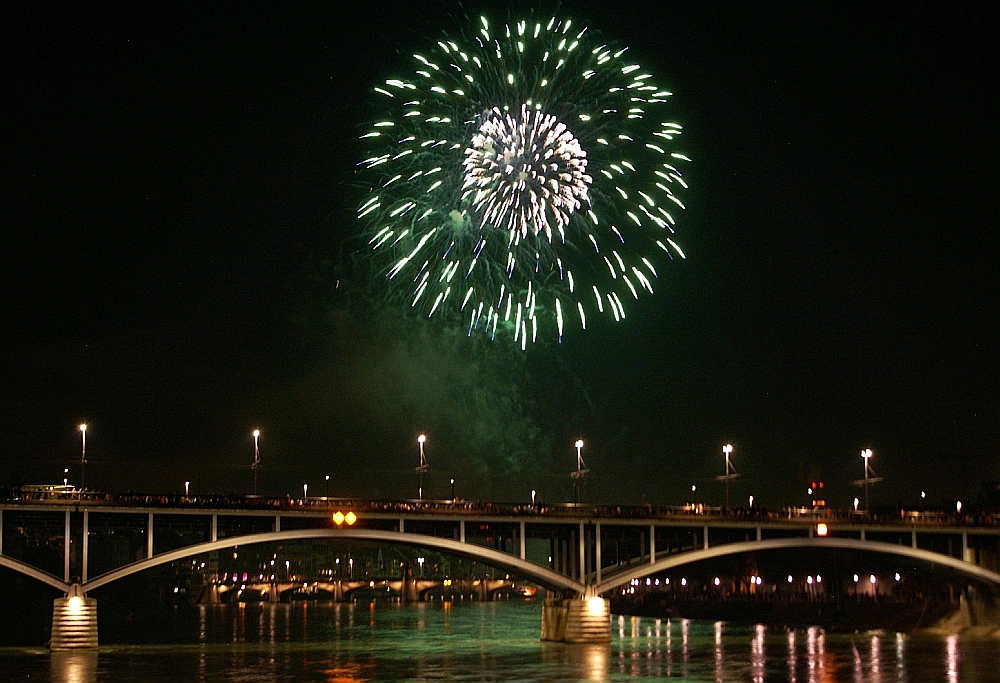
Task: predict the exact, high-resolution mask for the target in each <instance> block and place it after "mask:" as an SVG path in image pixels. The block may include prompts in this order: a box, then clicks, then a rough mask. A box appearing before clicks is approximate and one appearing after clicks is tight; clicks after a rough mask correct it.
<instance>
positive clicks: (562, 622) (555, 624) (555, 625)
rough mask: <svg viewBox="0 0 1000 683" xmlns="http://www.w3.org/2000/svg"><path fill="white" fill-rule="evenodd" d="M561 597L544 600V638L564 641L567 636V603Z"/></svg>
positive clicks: (551, 640)
mask: <svg viewBox="0 0 1000 683" xmlns="http://www.w3.org/2000/svg"><path fill="white" fill-rule="evenodd" d="M565 602H566V601H565V600H561V599H559V598H545V600H544V601H543V602H542V640H544V641H550V642H562V641H563V640H564V639H565V637H566V605H565Z"/></svg>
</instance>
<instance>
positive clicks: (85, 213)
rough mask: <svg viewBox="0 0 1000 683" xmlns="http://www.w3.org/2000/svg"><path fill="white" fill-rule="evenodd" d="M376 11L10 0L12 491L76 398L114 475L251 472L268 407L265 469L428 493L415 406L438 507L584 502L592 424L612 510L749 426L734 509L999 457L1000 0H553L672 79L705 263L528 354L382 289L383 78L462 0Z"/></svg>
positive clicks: (74, 460) (706, 484)
mask: <svg viewBox="0 0 1000 683" xmlns="http://www.w3.org/2000/svg"><path fill="white" fill-rule="evenodd" d="M352 5H353V7H354V9H351V10H349V11H346V13H345V10H343V9H342V8H341V3H313V4H308V5H291V4H288V3H267V4H261V5H260V6H252V5H247V4H238V5H229V6H226V7H225V8H217V7H206V6H194V5H192V6H190V7H186V8H185V7H184V6H183V5H182V4H181V3H153V2H123V3H99V4H82V5H73V6H68V7H67V6H63V5H49V4H45V3H31V2H25V3H4V4H3V7H2V8H0V25H2V26H3V28H2V29H0V34H2V40H0V50H2V53H3V62H2V63H3V65H4V66H3V70H2V71H3V76H2V79H0V83H2V86H0V87H2V98H0V108H2V112H3V122H4V125H3V136H4V144H3V146H2V149H3V152H2V153H3V159H4V164H3V165H4V171H5V172H4V177H5V180H4V181H3V183H2V184H0V196H2V201H0V211H2V214H0V220H2V225H3V226H4V229H3V242H2V249H0V254H2V263H0V265H2V268H0V283H2V292H3V296H2V297H0V306H2V321H3V322H2V330H3V333H2V335H0V349H2V351H0V354H2V355H0V358H2V359H3V362H2V364H0V415H2V420H0V430H2V437H0V443H2V447H0V485H3V484H25V483H57V482H58V483H61V480H62V478H63V474H62V472H63V468H65V467H69V468H70V480H71V481H74V482H75V481H78V477H79V456H80V434H79V432H78V431H77V425H78V424H79V423H80V422H82V421H86V422H87V423H88V425H89V430H88V440H87V454H88V467H87V484H88V486H90V487H92V488H96V489H99V490H105V491H112V492H124V491H126V490H129V489H131V490H135V491H171V490H172V491H178V490H181V489H182V488H183V482H184V481H185V480H189V481H191V482H192V487H196V486H197V485H198V483H199V482H200V487H201V490H202V491H203V492H208V491H236V492H247V491H249V490H250V488H251V487H252V476H251V474H250V469H249V465H250V462H251V460H252V456H253V438H252V436H251V431H252V430H253V429H254V428H255V427H259V428H260V429H261V430H262V437H261V457H262V460H263V463H264V464H263V469H262V471H261V489H262V492H266V493H274V494H284V493H286V492H290V493H295V492H301V490H302V489H301V486H302V483H308V484H309V486H310V493H311V494H318V495H322V494H324V493H325V492H326V488H325V484H324V477H325V475H330V476H331V482H330V494H331V495H350V496H382V497H404V496H405V497H411V496H413V495H415V491H416V477H415V475H414V473H413V467H415V466H416V464H417V462H416V459H417V446H416V435H417V434H419V433H420V432H421V431H426V433H427V434H428V449H427V454H428V459H429V461H430V467H431V476H430V479H429V482H430V485H429V495H431V496H435V495H436V496H441V497H444V496H445V495H447V494H448V493H449V489H448V483H447V482H448V479H449V478H450V477H452V476H454V477H456V479H457V480H458V483H457V491H458V494H459V495H460V496H465V497H468V498H470V499H477V498H483V499H487V498H494V499H497V500H515V499H516V500H527V499H528V497H529V495H530V493H529V492H530V490H531V488H536V489H537V490H538V491H539V496H540V497H541V498H542V499H544V500H551V501H557V500H569V499H570V498H571V496H572V489H571V485H570V483H569V479H568V477H567V476H566V474H567V473H568V472H569V471H570V469H572V468H573V467H574V466H575V451H574V449H573V442H574V441H575V439H577V438H584V439H585V440H586V447H585V450H584V455H585V457H586V459H587V464H588V465H589V466H590V468H591V473H590V475H589V477H590V478H589V480H588V481H587V484H586V488H585V494H584V495H585V499H587V500H593V501H602V502H620V503H637V502H642V501H651V502H654V503H658V504H659V503H664V504H679V503H682V502H686V501H689V500H691V499H692V497H693V496H694V495H696V496H697V499H698V500H699V501H707V502H711V503H713V504H718V503H720V502H721V501H722V496H723V493H722V487H721V485H719V484H717V483H715V482H714V481H712V479H713V477H715V476H716V475H719V474H722V471H723V467H724V459H723V455H722V446H723V445H724V444H725V443H727V442H731V443H732V444H733V446H734V453H733V463H734V464H735V466H736V468H737V470H738V471H739V472H740V473H741V474H742V478H741V479H740V480H739V481H738V482H737V483H736V485H735V486H734V488H733V500H734V503H735V502H743V501H745V500H746V499H747V496H748V495H750V494H753V495H754V496H755V497H756V499H757V500H758V501H759V502H761V503H763V504H765V505H767V506H771V507H779V506H783V505H789V504H798V505H801V504H804V503H806V502H807V501H808V500H809V497H808V496H807V494H806V486H808V484H809V482H810V481H812V480H817V479H820V480H823V481H824V482H825V483H826V488H825V490H826V491H827V495H826V496H825V497H826V498H827V500H828V501H829V502H831V503H833V504H837V505H845V506H846V505H849V504H850V501H851V500H852V499H853V497H854V496H855V495H859V493H860V491H859V489H856V488H854V487H852V485H851V481H852V480H853V479H857V478H859V477H861V476H862V471H863V470H862V460H861V458H860V451H861V449H863V448H872V449H873V451H874V452H875V457H874V458H873V459H872V465H873V467H874V469H875V470H876V472H877V473H878V474H879V475H880V476H882V477H884V478H885V481H884V482H883V483H881V484H879V485H878V487H876V488H875V489H874V498H873V500H874V501H876V502H879V503H883V504H895V503H897V502H902V503H904V504H910V505H914V504H918V503H920V502H921V501H920V497H919V496H920V491H921V490H926V491H927V493H928V499H927V500H926V501H924V502H926V503H931V504H941V505H944V504H947V505H953V504H954V500H955V499H956V498H962V499H964V500H971V499H972V498H974V497H975V494H976V491H977V490H978V486H979V483H980V482H981V481H983V480H996V479H1000V458H998V432H1000V429H998V423H1000V419H998V387H1000V373H998V366H997V358H998V341H1000V326H998V325H1000V324H998V320H1000V315H998V314H1000V311H998V305H997V304H998V292H1000V286H998V284H1000V283H998V268H997V255H998V254H997V248H996V237H995V232H994V231H995V229H996V221H997V215H998V212H997V203H996V192H995V189H994V191H992V192H991V191H989V190H988V187H994V188H995V185H996V178H997V175H996V166H995V159H994V156H993V153H992V150H993V149H994V148H995V142H996V131H995V129H994V126H995V121H996V107H995V105H990V104H989V102H993V101H994V100H995V94H994V93H993V91H994V90H995V86H996V83H997V69H996V44H995V38H996V29H997V23H998V22H997V15H996V10H995V9H993V7H992V6H991V5H990V4H989V3H986V2H969V3H963V4H959V3H955V4H952V3H941V4H940V5H937V4H933V5H932V4H926V3H787V4H771V3H768V4H756V3H740V4H736V3H704V2H687V3H680V2H668V1H662V2H641V1H638V0H619V1H618V2H614V3H585V2H575V1H566V2H564V3H563V4H562V7H561V10H560V15H562V16H569V17H572V18H574V21H575V22H583V23H586V24H587V25H589V26H591V27H592V30H600V31H601V32H603V33H604V34H605V35H606V36H607V37H609V38H610V39H614V40H617V41H619V42H621V43H623V44H625V45H628V46H629V47H630V49H631V50H632V52H633V54H635V55H636V56H637V58H638V59H639V60H641V63H642V64H643V65H644V66H645V67H646V68H648V69H649V70H650V71H651V72H652V73H654V74H656V76H657V78H658V80H659V82H660V83H662V84H664V85H665V86H667V87H668V88H669V89H670V90H671V91H672V92H673V93H674V98H673V107H674V113H675V115H674V118H675V120H677V121H679V122H681V123H683V124H684V127H685V136H684V148H683V149H684V152H685V153H686V154H687V155H688V156H690V157H691V158H692V159H693V160H694V163H693V164H691V166H690V172H689V173H688V178H689V182H690V185H691V190H690V191H689V192H688V193H687V194H686V196H685V199H686V203H687V206H688V210H687V211H685V212H683V215H682V217H681V218H680V221H679V226H680V227H679V229H678V238H677V241H678V242H679V243H680V244H681V245H682V247H683V248H684V250H685V252H686V254H687V256H688V258H687V260H686V261H675V262H674V263H672V264H670V267H668V268H666V270H665V272H661V273H660V286H659V288H658V291H657V294H656V295H655V296H651V297H644V298H641V299H640V301H639V302H636V303H635V304H634V305H632V306H631V308H630V309H629V310H630V315H629V317H628V319H627V320H626V321H624V322H622V323H618V324H615V323H613V322H611V321H603V322H602V323H600V324H595V325H593V326H592V329H589V330H587V332H585V333H581V332H576V331H574V332H573V333H572V334H569V335H567V338H566V340H565V342H564V343H563V344H562V345H559V346H556V345H554V344H552V345H547V344H539V345H536V347H535V348H530V347H529V349H528V351H527V353H526V354H521V353H520V351H518V352H516V353H511V352H510V350H509V349H507V348H506V347H504V346H502V345H492V346H491V345H488V344H483V343H482V342H475V341H468V340H466V339H465V338H464V337H462V336H461V335H457V336H456V335H454V334H451V333H449V331H448V330H446V329H443V328H441V327H436V326H435V325H433V324H431V325H427V324H424V323H421V322H419V321H413V320H408V319H406V318H405V317H403V316H401V315H400V314H399V312H398V311H395V310H392V309H388V308H387V307H385V306H384V305H380V304H379V303H378V299H377V297H374V298H373V297H372V296H371V292H370V290H368V289H366V283H365V282H363V281H360V280H359V273H360V272H363V270H364V268H363V259H364V256H363V253H364V252H363V251H362V250H361V248H360V244H361V243H360V242H359V240H358V235H359V232H360V230H361V227H362V226H361V225H360V223H359V221H358V220H357V219H356V218H355V210H356V206H357V205H358V203H359V201H360V200H361V199H362V197H364V194H365V192H366V190H367V187H366V186H364V183H363V180H359V178H358V176H357V175H356V174H355V169H356V168H357V167H356V163H357V162H358V161H359V160H360V158H361V157H360V154H361V149H360V145H359V142H358V139H357V138H358V135H360V134H361V133H362V132H364V125H365V124H366V123H367V122H370V121H371V120H372V118H373V116H375V111H376V110H375V108H374V106H373V103H374V102H375V97H374V96H373V95H372V94H371V87H373V86H374V85H377V84H378V83H380V82H382V81H384V79H385V78H387V77H390V76H392V75H399V74H402V73H406V71H408V70H409V68H410V67H409V64H410V62H409V58H408V56H409V55H410V54H412V52H414V51H415V50H419V49H421V48H423V47H424V46H426V45H427V44H428V43H429V42H430V41H431V39H433V40H437V39H439V38H440V36H441V31H442V30H446V31H449V32H451V33H453V34H457V33H458V32H459V31H460V30H461V29H462V28H463V27H464V26H463V24H464V22H466V21H467V20H466V19H465V18H463V14H464V11H465V10H463V9H461V8H458V9H456V8H455V6H454V5H453V4H452V3H446V2H427V3H401V2H387V1H384V0H369V1H367V2H364V3H352ZM466 8H467V9H468V11H469V13H470V15H471V16H473V17H474V16H477V13H478V11H479V8H478V7H477V6H476V3H469V4H467V5H466ZM489 14H490V16H491V17H492V18H493V22H494V23H499V22H500V21H502V20H503V19H505V18H506V12H504V11H501V10H497V9H493V10H490V11H489ZM515 18H516V17H515ZM692 485H697V486H698V491H697V493H696V494H692V493H691V490H690V489H691V486H692ZM970 496H971V498H970Z"/></svg>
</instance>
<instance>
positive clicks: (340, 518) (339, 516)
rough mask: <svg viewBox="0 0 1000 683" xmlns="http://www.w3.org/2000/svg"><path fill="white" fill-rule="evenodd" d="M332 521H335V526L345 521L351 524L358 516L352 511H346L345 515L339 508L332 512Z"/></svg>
mask: <svg viewBox="0 0 1000 683" xmlns="http://www.w3.org/2000/svg"><path fill="white" fill-rule="evenodd" d="M333 521H334V523H336V525H337V526H340V525H341V524H343V523H344V522H347V526H351V525H352V524H354V523H355V522H356V521H358V516H357V515H356V514H354V513H353V512H348V513H347V514H346V515H345V514H344V513H343V512H341V511H340V510H337V511H336V512H334V513H333Z"/></svg>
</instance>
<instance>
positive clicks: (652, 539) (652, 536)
mask: <svg viewBox="0 0 1000 683" xmlns="http://www.w3.org/2000/svg"><path fill="white" fill-rule="evenodd" d="M649 563H650V564H656V527H655V526H654V525H652V524H650V525H649Z"/></svg>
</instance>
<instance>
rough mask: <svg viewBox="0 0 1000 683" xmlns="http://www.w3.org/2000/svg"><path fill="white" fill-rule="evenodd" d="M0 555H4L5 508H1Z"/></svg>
mask: <svg viewBox="0 0 1000 683" xmlns="http://www.w3.org/2000/svg"><path fill="white" fill-rule="evenodd" d="M0 555H3V508H0Z"/></svg>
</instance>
